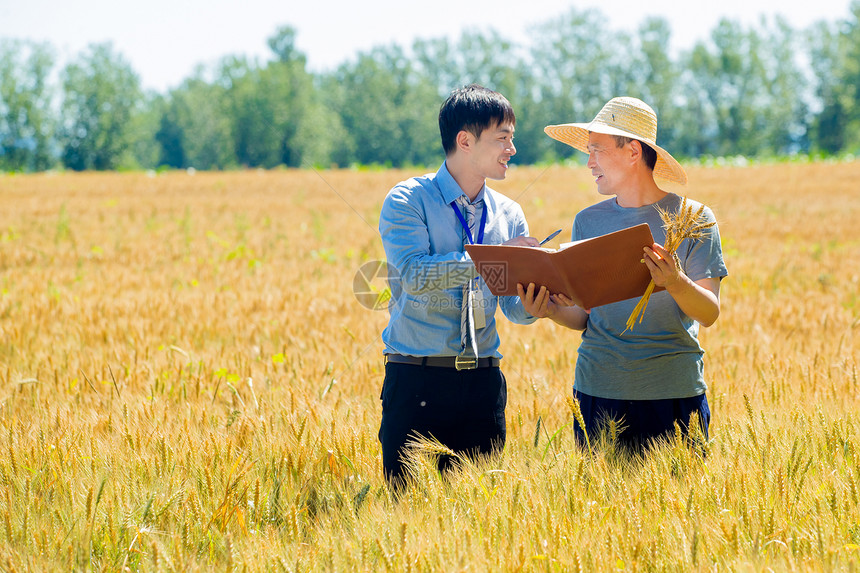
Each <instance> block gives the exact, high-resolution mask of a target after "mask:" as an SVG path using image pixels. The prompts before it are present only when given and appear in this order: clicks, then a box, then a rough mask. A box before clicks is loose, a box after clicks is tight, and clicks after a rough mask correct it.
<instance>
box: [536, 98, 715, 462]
mask: <svg viewBox="0 0 860 573" xmlns="http://www.w3.org/2000/svg"><path fill="white" fill-rule="evenodd" d="M544 131H546V133H547V135H549V136H550V137H552V138H554V139H557V140H559V141H562V142H564V143H567V144H568V145H571V146H572V147H574V148H576V149H579V150H580V151H583V152H585V153H587V154H588V168H589V169H591V174H592V175H593V176H594V178H595V183H596V184H597V192H598V193H599V194H601V195H604V196H609V197H610V198H609V199H606V200H604V201H602V202H599V203H597V204H595V205H592V206H591V207H588V208H586V209H583V210H582V211H581V212H580V213H578V214H577V215H576V218H575V220H574V224H573V235H572V239H573V240H574V241H577V240H581V239H588V238H591V237H595V236H598V235H603V234H606V233H610V232H613V231H618V230H621V229H624V228H626V227H631V226H633V225H637V224H640V223H643V222H644V223H648V225H649V227H650V228H651V234H652V235H653V236H654V240H655V244H654V245H652V246H651V247H646V248H645V249H644V253H643V263H644V264H646V265H647V266H648V269H649V270H650V272H651V278H652V279H653V281H654V284H656V285H657V286H659V287H664V288H665V290H663V291H660V292H657V293H655V294H654V295H652V297H651V299H650V301H649V303H648V306H647V308H646V310H645V314H644V318H643V320H642V322H637V323H636V324H635V326H634V327H633V328H631V329H630V330H626V326H627V318H628V317H629V316H630V314H631V312H632V311H633V309H634V307H635V306H636V304H637V302H638V299H636V298H634V299H630V300H625V301H621V302H617V303H613V304H607V305H604V306H599V307H596V308H593V309H591V310H590V311H586V310H585V309H582V308H579V307H577V306H574V305H573V303H572V301H570V300H568V299H566V297H564V296H563V295H553V296H548V294H547V293H546V290H545V289H541V290H540V291H539V292H538V293H537V295H536V296H535V297H531V296H527V297H526V299H525V302H526V308H527V309H529V310H530V311H531V312H532V313H533V314H534V315H535V316H541V317H544V316H546V317H549V318H550V319H552V320H553V321H555V322H557V323H558V324H561V325H563V326H566V327H568V328H572V329H575V330H581V331H583V334H582V342H581V344H580V346H579V350H578V352H577V360H576V375H575V378H574V386H573V394H574V397H575V398H576V399H577V400H578V401H579V403H580V407H581V409H582V413H583V417H584V421H585V426H586V428H585V430H586V431H587V432H588V434H589V435H590V436H592V437H594V436H596V435H598V434H599V433H600V432H601V430H602V429H604V428H605V427H606V422H607V420H608V419H609V418H612V419H615V420H616V421H617V422H619V424H618V425H617V427H619V428H621V431H620V434H619V435H618V436H615V438H616V439H617V440H618V441H619V442H620V443H621V445H624V446H628V447H629V448H630V449H632V450H633V451H635V452H640V453H641V452H642V451H644V449H646V448H647V447H648V446H649V444H650V443H652V442H653V441H654V440H656V439H659V438H664V437H667V436H671V435H672V434H673V433H674V427H675V423H678V424H679V426H680V427H681V428H682V430H683V431H685V432H686V431H688V427H687V425H688V423H689V422H690V419H691V414H693V413H695V414H696V417H697V419H698V423H699V425H700V428H701V430H702V434H703V437H704V438H705V439H707V437H708V424H709V421H710V417H711V412H710V409H709V407H708V400H707V397H706V395H705V391H706V389H707V386H706V384H705V376H704V362H703V359H702V357H703V355H704V350H702V347H701V346H700V345H699V340H698V333H699V325H702V326H711V325H712V324H714V322H715V321H716V320H717V318H718V317H719V315H720V281H721V280H722V278H723V277H725V276H726V275H727V274H728V273H727V270H726V266H725V264H724V262H723V255H722V249H721V247H720V234H719V230H718V228H717V226H716V219H715V218H714V215H713V213H712V212H711V210H710V209H708V208H707V207H705V208H704V210H703V213H702V219H703V222H704V223H713V225H712V226H711V227H709V228H707V229H705V230H704V231H703V232H704V237H702V238H701V239H697V240H693V239H689V238H688V239H685V240H684V241H682V242H681V244H680V246H679V247H678V249H677V250H676V251H675V255H677V257H675V256H673V254H672V253H669V252H668V251H667V250H666V249H665V248H663V245H664V244H665V241H666V232H665V230H664V228H663V225H662V219H661V217H660V213H659V210H662V211H664V212H667V213H675V212H677V211H678V209H679V207H680V205H681V202H682V198H681V197H679V196H678V195H676V194H675V193H669V192H666V191H664V190H662V189H661V188H660V187H658V185H657V183H656V182H655V180H654V178H655V177H659V178H661V179H664V180H667V181H674V182H676V183H680V184H685V183H686V181H687V175H686V173H685V172H684V169H683V168H682V167H681V165H680V164H679V163H678V162H677V161H676V160H675V159H674V158H673V157H672V156H671V155H670V154H669V153H668V152H667V151H666V150H664V149H663V148H661V147H659V146H658V145H657V143H656V137H657V115H656V114H655V113H654V110H652V109H651V108H650V107H649V106H648V105H647V104H646V103H645V102H643V101H641V100H639V99H636V98H629V97H619V98H614V99H612V100H610V101H609V102H608V103H607V104H606V105H605V106H604V107H603V109H602V110H601V111H600V113H598V114H597V116H596V117H595V118H594V120H593V121H592V122H591V123H587V124H586V123H570V124H563V125H550V126H547V127H546V129H545V130H544ZM687 206H692V208H693V212H694V213H695V212H696V211H697V210H698V209H699V207H701V203H698V202H695V201H691V200H689V199H688V200H687ZM530 294H531V293H529V295H530ZM625 330H626V331H625ZM577 435H578V437H579V438H580V439H581V440H583V439H584V435H583V433H582V429H581V428H579V427H578V426H577Z"/></svg>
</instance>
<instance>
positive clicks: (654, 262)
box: [643, 243, 683, 290]
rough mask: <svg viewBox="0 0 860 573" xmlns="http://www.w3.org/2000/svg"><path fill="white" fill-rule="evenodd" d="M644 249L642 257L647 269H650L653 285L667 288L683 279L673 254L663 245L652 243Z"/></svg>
mask: <svg viewBox="0 0 860 573" xmlns="http://www.w3.org/2000/svg"><path fill="white" fill-rule="evenodd" d="M644 251H645V256H644V257H643V258H644V260H645V264H646V265H647V266H648V270H649V271H651V279H652V280H653V281H654V284H655V285H657V286H658V287H663V288H665V289H667V290H668V289H669V288H671V287H672V285H674V284H677V283H679V282H681V281H683V279H682V278H681V274H682V273H681V269H680V268H678V265H677V263H676V262H675V256H674V255H673V254H672V253H670V252H669V251H668V250H666V249H665V248H664V247H663V245H661V244H659V243H654V244H653V245H652V246H650V247H645V249H644Z"/></svg>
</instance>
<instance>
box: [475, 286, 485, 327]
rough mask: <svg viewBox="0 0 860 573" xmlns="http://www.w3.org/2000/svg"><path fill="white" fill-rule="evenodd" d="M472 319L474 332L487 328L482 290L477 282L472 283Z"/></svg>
mask: <svg viewBox="0 0 860 573" xmlns="http://www.w3.org/2000/svg"><path fill="white" fill-rule="evenodd" d="M471 288H472V318H473V319H474V321H475V330H480V329H481V328H484V327H485V326H487V312H486V310H485V309H484V289H482V288H481V285H480V284H478V281H473V282H472V287H471Z"/></svg>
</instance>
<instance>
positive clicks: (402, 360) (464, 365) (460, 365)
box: [385, 354, 502, 370]
mask: <svg viewBox="0 0 860 573" xmlns="http://www.w3.org/2000/svg"><path fill="white" fill-rule="evenodd" d="M389 362H393V363H395V364H414V365H416V366H437V367H440V368H456V369H457V370H472V369H474V368H497V367H498V366H499V364H500V363H501V362H502V361H501V360H500V359H499V358H495V357H493V356H489V357H487V358H478V359H477V360H476V359H474V358H464V357H462V356H404V355H403V354H386V355H385V363H386V364H387V363H389Z"/></svg>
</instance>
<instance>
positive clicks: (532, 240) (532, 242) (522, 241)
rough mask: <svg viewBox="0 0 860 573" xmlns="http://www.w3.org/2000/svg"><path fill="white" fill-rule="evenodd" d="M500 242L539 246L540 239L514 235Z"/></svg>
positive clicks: (519, 245)
mask: <svg viewBox="0 0 860 573" xmlns="http://www.w3.org/2000/svg"><path fill="white" fill-rule="evenodd" d="M502 244H503V245H508V246H514V247H539V246H540V241H538V240H537V239H535V238H534V237H514V238H513V239H508V240H507V241H505V242H504V243H502Z"/></svg>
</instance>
